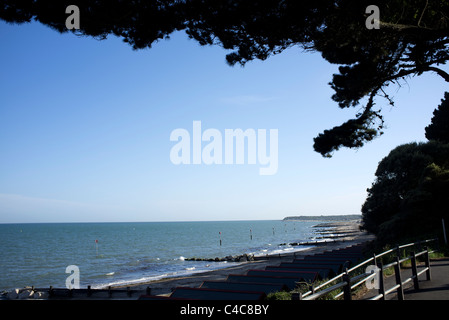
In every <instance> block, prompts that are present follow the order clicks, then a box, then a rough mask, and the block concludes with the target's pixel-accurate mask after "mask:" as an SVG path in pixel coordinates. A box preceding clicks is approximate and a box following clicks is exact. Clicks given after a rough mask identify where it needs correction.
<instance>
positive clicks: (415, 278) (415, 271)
mask: <svg viewBox="0 0 449 320" xmlns="http://www.w3.org/2000/svg"><path fill="white" fill-rule="evenodd" d="M412 275H413V285H414V287H415V290H419V281H418V269H417V268H416V254H415V252H414V251H413V252H412Z"/></svg>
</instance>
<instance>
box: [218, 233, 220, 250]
mask: <svg viewBox="0 0 449 320" xmlns="http://www.w3.org/2000/svg"><path fill="white" fill-rule="evenodd" d="M218 234H219V237H220V247H221V231H220V232H218Z"/></svg>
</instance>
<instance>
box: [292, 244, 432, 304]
mask: <svg viewBox="0 0 449 320" xmlns="http://www.w3.org/2000/svg"><path fill="white" fill-rule="evenodd" d="M437 240H438V239H437V238H435V239H429V240H424V241H418V242H413V243H408V244H404V245H401V246H397V247H396V248H393V249H390V250H387V251H384V252H382V253H380V254H377V255H376V254H374V255H373V257H372V258H369V259H367V260H365V261H363V262H361V263H359V264H357V265H356V266H354V267H352V268H350V269H346V271H345V272H343V273H340V274H339V275H337V276H335V277H334V278H332V279H330V280H328V281H326V282H324V283H321V284H320V285H318V286H316V287H314V286H313V285H312V286H310V287H309V291H307V292H305V293H299V294H295V295H294V296H293V297H292V299H295V300H298V299H299V300H316V299H318V298H320V297H322V296H325V295H327V294H329V293H331V292H333V291H335V290H338V289H343V290H342V291H341V292H340V293H338V294H336V295H335V296H334V297H333V298H334V299H337V298H339V297H341V296H343V297H344V300H351V299H352V290H353V289H355V288H356V287H358V286H360V285H361V284H363V283H367V281H372V280H373V279H374V278H376V281H378V285H379V286H378V290H379V294H378V295H376V296H374V297H372V298H371V299H369V300H379V299H385V297H386V295H387V294H389V293H391V292H393V291H395V290H397V294H398V300H403V299H404V291H403V287H404V285H405V284H406V283H408V282H410V281H413V284H414V287H415V289H417V290H418V289H419V282H418V277H419V276H420V275H421V274H423V273H426V280H430V278H431V274H430V259H429V253H431V252H433V251H429V250H428V248H427V247H425V249H424V250H422V251H420V252H418V253H415V251H411V253H409V255H407V256H406V257H404V258H401V249H406V248H410V247H414V248H418V250H421V249H422V245H423V244H426V243H429V242H433V241H437ZM394 251H396V257H395V258H394V259H393V260H394V261H393V262H391V263H389V264H386V265H383V263H382V258H383V257H385V256H387V255H388V254H390V253H393V252H394ZM419 256H424V263H425V267H424V268H423V269H422V270H420V271H419V272H418V267H417V257H419ZM408 260H410V261H411V265H412V276H411V277H409V278H407V279H405V280H402V277H401V263H403V262H406V261H408ZM370 263H371V265H373V266H377V270H375V269H373V270H371V272H365V271H364V272H362V273H359V274H356V275H353V276H351V273H356V271H357V270H360V268H361V267H363V266H367V265H368V264H370ZM391 267H393V268H394V274H395V279H396V281H395V282H396V284H395V285H394V286H392V287H391V288H388V289H387V288H385V281H384V273H385V270H386V269H388V268H391ZM359 272H360V271H359ZM336 281H339V282H338V283H336V284H333V285H331V284H332V283H334V282H336ZM329 285H330V286H329Z"/></svg>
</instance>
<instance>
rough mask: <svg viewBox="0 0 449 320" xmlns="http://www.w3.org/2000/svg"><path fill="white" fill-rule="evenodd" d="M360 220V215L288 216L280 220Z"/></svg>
mask: <svg viewBox="0 0 449 320" xmlns="http://www.w3.org/2000/svg"><path fill="white" fill-rule="evenodd" d="M360 219H362V215H361V214H346V215H333V216H290V217H285V218H284V219H282V220H283V221H289V220H297V221H350V220H360Z"/></svg>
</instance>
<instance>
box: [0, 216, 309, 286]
mask: <svg viewBox="0 0 449 320" xmlns="http://www.w3.org/2000/svg"><path fill="white" fill-rule="evenodd" d="M316 224H317V223H316V222H311V221H307V222H299V221H223V222H215V221H214V222H139V223H131V222H130V223H42V224H0V244H1V245H0V291H1V290H10V289H13V288H21V287H24V286H32V285H33V286H35V287H48V286H50V285H52V286H54V287H65V281H66V278H67V277H68V276H69V274H68V273H65V271H66V267H67V266H69V265H76V266H78V267H79V270H80V287H87V285H91V286H92V287H93V288H101V287H105V286H108V285H119V284H120V285H125V284H135V283H139V282H144V281H149V280H153V279H154V280H155V279H159V278H163V277H171V276H180V275H185V274H191V273H195V272H202V271H205V270H213V269H219V268H224V267H228V266H230V265H231V263H226V262H206V261H185V260H184V259H185V258H191V257H199V258H215V257H225V256H228V255H238V254H243V253H251V254H256V255H262V254H267V253H277V252H282V251H292V250H303V249H305V247H301V246H300V247H295V248H293V247H288V246H280V245H279V244H282V243H289V242H298V241H307V240H309V238H311V237H313V236H314V229H313V228H312V226H314V225H316ZM220 233H221V234H220ZM251 235H252V240H251V238H250V236H251ZM220 239H221V243H222V244H221V246H220Z"/></svg>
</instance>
